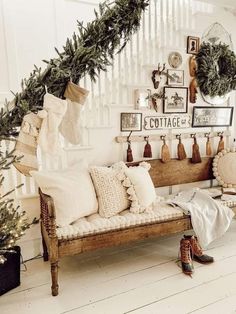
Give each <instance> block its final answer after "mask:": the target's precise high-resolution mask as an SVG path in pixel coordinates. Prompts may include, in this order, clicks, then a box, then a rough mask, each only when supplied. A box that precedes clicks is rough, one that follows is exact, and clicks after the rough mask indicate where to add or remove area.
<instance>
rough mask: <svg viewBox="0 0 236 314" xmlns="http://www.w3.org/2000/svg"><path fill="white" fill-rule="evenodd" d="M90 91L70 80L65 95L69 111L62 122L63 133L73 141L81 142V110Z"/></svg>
mask: <svg viewBox="0 0 236 314" xmlns="http://www.w3.org/2000/svg"><path fill="white" fill-rule="evenodd" d="M88 93H89V92H88V91H87V90H86V89H84V88H82V87H80V86H78V85H76V84H74V83H72V82H68V84H67V87H66V90H65V93H64V96H65V97H66V99H67V102H68V105H67V111H66V113H65V115H64V117H63V119H62V122H61V124H60V128H59V129H60V132H61V134H62V135H63V136H64V137H65V138H66V139H67V140H68V141H69V142H70V143H71V144H79V143H80V142H81V133H82V132H81V125H80V112H81V109H82V106H83V104H84V102H85V100H86V98H87V95H88Z"/></svg>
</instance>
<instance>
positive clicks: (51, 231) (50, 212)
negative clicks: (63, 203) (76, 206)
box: [39, 189, 57, 238]
mask: <svg viewBox="0 0 236 314" xmlns="http://www.w3.org/2000/svg"><path fill="white" fill-rule="evenodd" d="M39 196H40V209H41V213H40V218H41V223H42V224H43V226H44V227H45V229H46V231H47V233H48V236H49V237H50V238H55V237H56V227H57V226H56V211H55V207H54V202H53V198H52V197H51V196H49V195H47V194H44V193H43V192H42V191H41V189H39Z"/></svg>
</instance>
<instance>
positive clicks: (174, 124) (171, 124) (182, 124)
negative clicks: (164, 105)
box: [144, 114, 191, 130]
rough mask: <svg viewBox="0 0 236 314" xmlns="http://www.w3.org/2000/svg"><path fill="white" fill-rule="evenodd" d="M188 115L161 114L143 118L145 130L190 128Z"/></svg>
mask: <svg viewBox="0 0 236 314" xmlns="http://www.w3.org/2000/svg"><path fill="white" fill-rule="evenodd" d="M190 121H191V119H190V115H188V114H171V115H169V114H162V115H158V116H147V117H145V118H144V129H145V130H159V129H182V128H190V127H191V123H190Z"/></svg>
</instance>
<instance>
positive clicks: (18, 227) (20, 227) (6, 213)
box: [0, 150, 35, 264]
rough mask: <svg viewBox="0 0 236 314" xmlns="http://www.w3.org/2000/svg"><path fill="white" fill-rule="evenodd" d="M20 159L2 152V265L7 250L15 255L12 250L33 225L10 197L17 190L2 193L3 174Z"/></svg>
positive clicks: (0, 258) (0, 202)
mask: <svg viewBox="0 0 236 314" xmlns="http://www.w3.org/2000/svg"><path fill="white" fill-rule="evenodd" d="M18 159H19V158H17V157H16V156H14V152H13V151H11V152H8V151H7V150H6V152H5V153H3V152H2V151H1V150H0V264H3V263H5V261H6V258H5V257H4V253H5V252H6V250H8V252H9V250H10V251H11V252H13V253H14V250H11V249H12V248H13V247H14V245H15V243H16V241H17V240H18V239H19V238H20V237H21V236H22V235H24V232H25V230H26V229H28V228H29V227H30V225H31V223H28V222H27V219H26V215H25V212H21V211H19V206H17V207H16V208H15V206H14V199H13V198H11V197H10V196H11V194H12V193H13V192H14V190H15V189H13V190H11V191H8V192H7V193H4V192H2V191H3V182H4V175H3V172H4V171H6V170H8V169H10V167H11V165H12V164H13V163H14V162H18ZM16 188H18V187H16ZM34 222H35V220H34V221H33V223H34Z"/></svg>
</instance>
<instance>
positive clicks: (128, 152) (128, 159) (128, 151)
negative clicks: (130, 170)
mask: <svg viewBox="0 0 236 314" xmlns="http://www.w3.org/2000/svg"><path fill="white" fill-rule="evenodd" d="M133 160H134V158H133V153H132V149H131V144H130V142H128V148H127V157H126V161H127V162H132V161H133Z"/></svg>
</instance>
